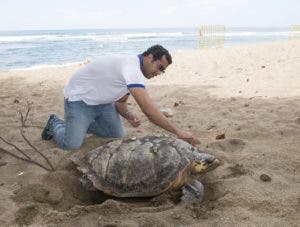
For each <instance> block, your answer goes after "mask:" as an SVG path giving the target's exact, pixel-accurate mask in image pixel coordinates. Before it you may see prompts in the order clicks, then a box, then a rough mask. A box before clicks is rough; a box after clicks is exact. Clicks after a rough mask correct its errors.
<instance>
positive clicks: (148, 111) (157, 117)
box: [129, 88, 197, 145]
mask: <svg viewBox="0 0 300 227" xmlns="http://www.w3.org/2000/svg"><path fill="white" fill-rule="evenodd" d="M129 90H130V93H131V94H132V96H133V97H134V99H135V100H136V102H137V104H138V105H139V107H140V108H141V110H142V111H143V113H144V114H145V115H146V116H147V117H148V118H149V120H150V121H151V122H152V123H154V124H156V125H158V126H160V127H161V128H163V129H165V130H167V131H169V132H171V133H173V134H175V135H176V136H177V137H178V138H180V139H183V140H186V141H187V142H189V143H191V144H193V145H195V144H196V142H197V139H196V138H195V137H194V136H193V134H192V133H191V132H187V131H184V130H181V129H180V128H178V127H177V126H176V125H175V124H173V123H172V122H171V121H170V120H169V119H168V118H167V117H165V116H164V115H163V114H162V113H161V111H160V110H159V108H158V107H157V106H156V105H155V103H154V102H153V101H152V100H151V98H150V96H149V94H148V92H147V90H146V89H144V88H130V89H129Z"/></svg>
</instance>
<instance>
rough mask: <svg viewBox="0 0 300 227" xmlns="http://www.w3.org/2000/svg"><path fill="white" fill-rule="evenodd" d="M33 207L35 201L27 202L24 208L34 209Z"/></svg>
mask: <svg viewBox="0 0 300 227" xmlns="http://www.w3.org/2000/svg"><path fill="white" fill-rule="evenodd" d="M35 207H36V204H35V203H28V204H26V208H27V209H34V208H35Z"/></svg>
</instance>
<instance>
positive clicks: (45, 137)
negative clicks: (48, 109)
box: [42, 114, 55, 140]
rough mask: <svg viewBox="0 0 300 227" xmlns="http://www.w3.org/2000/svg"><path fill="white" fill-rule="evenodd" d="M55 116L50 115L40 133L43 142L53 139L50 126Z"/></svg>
mask: <svg viewBox="0 0 300 227" xmlns="http://www.w3.org/2000/svg"><path fill="white" fill-rule="evenodd" d="M54 117H55V115H54V114H51V115H50V117H49V120H48V121H47V124H46V126H45V128H44V130H43V132H42V139H43V140H51V139H52V138H53V131H52V130H51V124H52V121H53V119H54Z"/></svg>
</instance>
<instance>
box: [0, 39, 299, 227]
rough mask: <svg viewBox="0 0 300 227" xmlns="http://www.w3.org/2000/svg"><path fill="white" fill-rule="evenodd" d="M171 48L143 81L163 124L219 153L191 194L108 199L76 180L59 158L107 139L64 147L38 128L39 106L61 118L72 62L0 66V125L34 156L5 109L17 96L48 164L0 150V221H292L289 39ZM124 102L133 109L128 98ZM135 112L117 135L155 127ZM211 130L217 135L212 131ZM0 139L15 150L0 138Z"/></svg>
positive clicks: (295, 97) (294, 52) (293, 116)
mask: <svg viewBox="0 0 300 227" xmlns="http://www.w3.org/2000/svg"><path fill="white" fill-rule="evenodd" d="M173 58H174V63H173V64H172V65H171V66H170V67H169V69H168V70H167V73H166V74H165V75H163V76H161V77H159V78H155V79H154V80H152V81H149V82H148V85H147V87H148V89H149V93H150V95H151V96H152V97H153V99H154V100H155V101H156V102H157V104H158V105H159V106H165V107H169V108H171V109H172V110H173V112H174V116H173V117H172V121H173V122H175V123H176V124H178V125H179V126H180V127H182V128H184V129H188V130H191V131H192V132H193V133H194V134H195V135H196V136H197V137H198V139H199V140H200V141H201V143H200V144H199V145H197V146H198V148H200V149H202V150H204V151H205V152H208V153H211V154H214V155H215V156H217V157H218V159H219V160H220V161H221V165H220V166H219V167H218V168H217V169H215V170H213V171H211V172H208V173H206V174H205V175H203V176H199V179H201V181H202V182H203V184H204V186H205V199H204V202H203V203H202V204H198V205H195V206H193V207H191V208H185V207H182V206H181V205H179V204H178V198H179V196H180V195H179V194H178V193H174V194H166V195H162V196H158V197H155V198H148V199H147V198H145V199H118V198H113V197H108V196H105V195H103V194H102V193H101V192H86V191H85V190H83V189H82V188H81V187H79V186H78V183H77V174H78V173H77V172H76V170H75V167H74V165H73V164H72V163H71V161H69V157H70V155H71V154H72V153H74V152H86V151H89V150H91V149H93V148H95V147H97V146H100V145H102V144H104V143H106V142H107V140H104V139H101V138H97V137H95V136H90V137H88V138H87V139H86V142H85V143H84V145H83V147H82V148H81V149H80V150H79V151H74V152H67V151H62V150H60V149H58V148H57V147H56V145H55V143H54V142H53V141H50V142H46V141H42V140H41V138H40V133H41V130H42V128H43V126H44V124H45V122H46V120H47V119H48V117H49V115H50V114H51V113H57V114H58V115H60V116H63V94H62V88H63V86H64V84H65V83H66V82H67V80H68V78H69V76H70V75H71V73H72V72H74V70H76V69H78V68H79V67H80V65H77V66H72V67H70V66H69V67H55V68H44V69H39V70H31V71H30V70H28V71H11V72H5V73H1V74H0V86H1V90H0V100H1V102H0V126H1V128H0V135H1V136H2V137H3V138H5V139H6V140H7V141H10V142H12V143H14V144H15V145H17V146H18V147H20V148H21V149H22V150H24V151H25V152H27V153H28V154H30V155H32V156H33V157H34V158H36V159H37V160H42V159H40V157H39V156H38V155H36V154H35V153H34V152H33V151H32V150H33V149H32V148H31V147H30V146H28V145H27V144H26V143H25V142H24V140H23V139H22V136H21V134H20V131H19V130H20V120H19V117H18V114H17V110H19V109H21V110H22V111H23V113H24V114H25V112H26V102H27V100H28V101H29V102H31V103H32V104H31V110H30V112H29V116H28V120H27V122H26V124H27V126H26V127H23V129H24V132H25V135H26V136H27V137H28V138H29V140H30V141H31V142H32V144H34V145H35V146H36V147H37V148H38V149H39V150H40V151H41V152H43V153H44V154H45V155H46V156H47V157H49V159H50V160H51V162H52V163H53V164H54V166H55V168H56V171H55V172H52V173H48V172H47V171H45V170H43V169H41V168H40V167H38V166H35V165H31V164H29V163H26V162H23V161H21V160H17V159H15V158H13V157H11V156H8V155H5V154H4V153H2V152H0V170H1V171H0V201H1V203H0V225H1V226H11V225H31V226H105V225H107V226H119V225H120V226H170V225H173V226H187V225H194V226H234V225H235V226H300V212H299V211H300V209H299V207H300V175H299V170H300V157H299V153H300V41H295V40H294V41H282V42H273V43H264V44H253V45H245V46H235V47H230V48H218V49H203V50H202V49H201V50H195V51H187V52H177V53H174V57H173ZM130 103H131V106H130V108H131V109H132V110H136V111H138V110H139V109H138V107H137V105H136V104H135V102H134V100H132V98H131V99H130ZM175 103H178V105H175V106H174V104H175ZM141 115H142V114H141ZM142 119H143V123H142V126H141V127H140V129H133V128H130V127H129V125H128V124H127V123H125V127H126V130H127V132H128V135H129V136H131V135H135V136H137V135H147V134H154V133H156V132H157V131H159V132H163V130H161V129H159V128H158V127H156V126H154V125H153V124H151V123H149V121H147V119H146V117H145V116H143V117H142ZM164 133H165V132H164ZM222 133H225V139H221V140H216V136H217V135H219V134H222ZM0 147H2V148H4V149H6V150H9V151H12V152H15V149H14V148H13V147H11V146H8V145H7V144H5V143H3V142H0ZM261 174H267V175H268V176H270V177H271V181H269V182H264V181H262V180H261V179H260V176H261Z"/></svg>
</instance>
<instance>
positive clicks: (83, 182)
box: [79, 177, 98, 191]
mask: <svg viewBox="0 0 300 227" xmlns="http://www.w3.org/2000/svg"><path fill="white" fill-rule="evenodd" d="M79 183H80V185H81V186H82V187H83V188H84V189H85V190H87V191H97V190H98V189H97V188H95V187H94V184H93V182H92V181H90V180H89V179H87V178H84V177H82V178H79Z"/></svg>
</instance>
